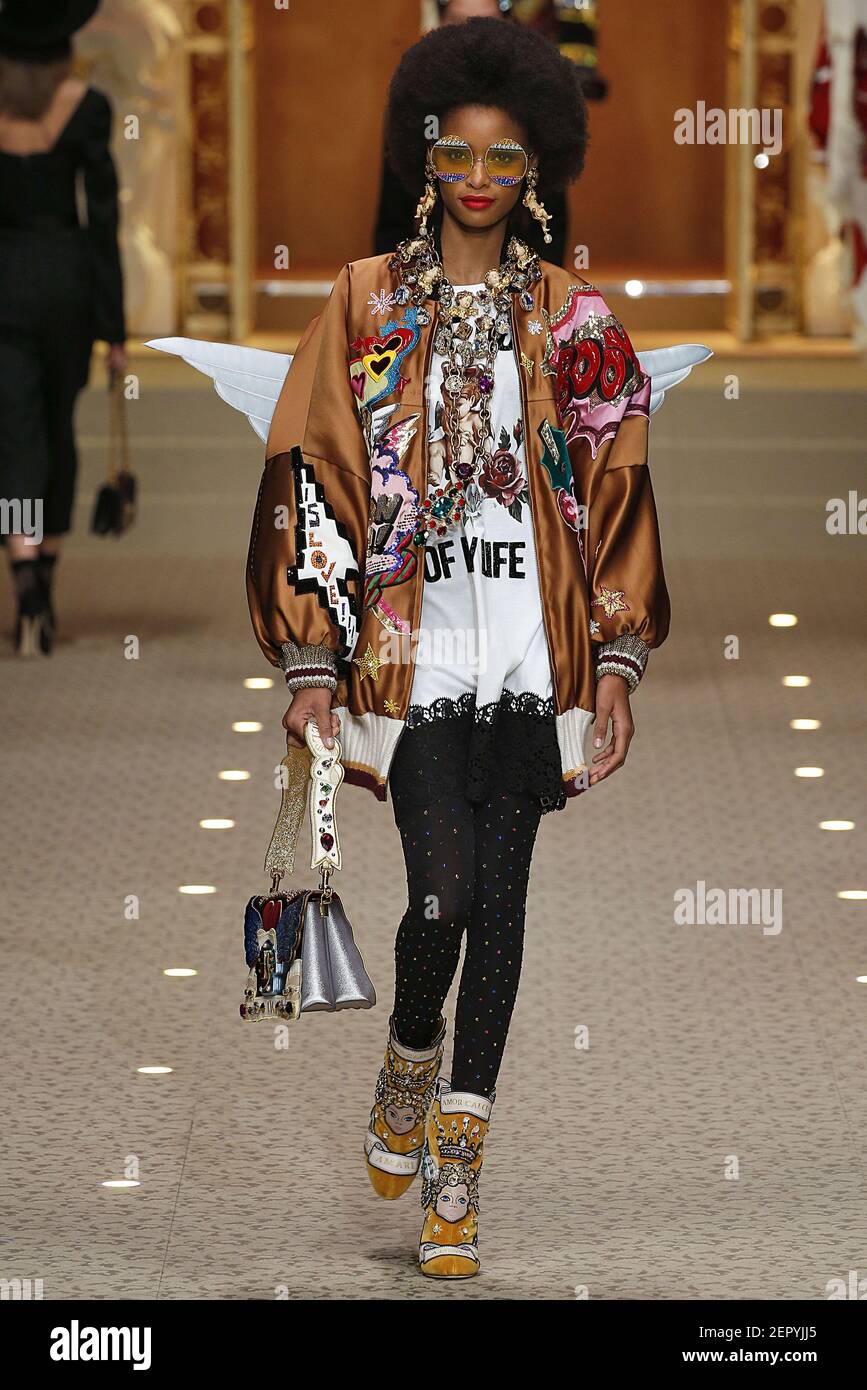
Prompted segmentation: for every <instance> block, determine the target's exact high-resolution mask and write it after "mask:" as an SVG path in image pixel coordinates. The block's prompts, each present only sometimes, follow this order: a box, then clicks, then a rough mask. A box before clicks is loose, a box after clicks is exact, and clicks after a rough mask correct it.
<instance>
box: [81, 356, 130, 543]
mask: <svg viewBox="0 0 867 1390" xmlns="http://www.w3.org/2000/svg"><path fill="white" fill-rule="evenodd" d="M125 405H126V402H125V400H124V394H123V378H122V377H121V376H120V375H119V373H116V372H112V373H111V375H110V376H109V381H108V478H107V480H106V481H105V482H104V483H103V485H102V487H101V488H100V489H99V491H98V492H97V494H96V499H95V501H94V504H93V514H92V516H91V519H90V529H91V531H93V532H94V533H95V534H96V535H97V536H122V535H123V533H124V531H128V530H129V528H130V526H132V524H133V522H134V521H135V513H136V494H137V491H138V484H137V481H136V477H135V474H134V473H132V472H131V471H130V467H129V440H128V438H127V429H126V410H125Z"/></svg>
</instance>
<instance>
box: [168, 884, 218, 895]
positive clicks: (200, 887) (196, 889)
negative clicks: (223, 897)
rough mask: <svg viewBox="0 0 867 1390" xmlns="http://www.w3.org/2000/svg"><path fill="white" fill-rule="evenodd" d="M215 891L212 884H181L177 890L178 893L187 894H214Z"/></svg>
mask: <svg viewBox="0 0 867 1390" xmlns="http://www.w3.org/2000/svg"><path fill="white" fill-rule="evenodd" d="M216 891H217V890H216V888H215V887H214V886H213V884H212V883H182V884H181V886H180V888H179V889H178V892H179V893H188V894H197V893H198V894H202V893H216Z"/></svg>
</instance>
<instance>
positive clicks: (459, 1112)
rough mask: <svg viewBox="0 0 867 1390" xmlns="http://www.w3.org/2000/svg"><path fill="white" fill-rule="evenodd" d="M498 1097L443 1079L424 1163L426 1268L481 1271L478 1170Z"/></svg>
mask: <svg viewBox="0 0 867 1390" xmlns="http://www.w3.org/2000/svg"><path fill="white" fill-rule="evenodd" d="M493 1103H494V1101H493V1097H491V1098H490V1099H488V1097H487V1096H476V1095H473V1094H472V1093H471V1092H469V1091H452V1090H451V1089H450V1088H449V1084H448V1082H442V1081H441V1082H440V1086H439V1087H438V1094H437V1096H436V1098H435V1100H434V1103H433V1106H432V1107H431V1112H430V1115H429V1116H428V1121H427V1135H426V1138H425V1146H424V1157H423V1159H422V1165H421V1177H422V1192H421V1204H422V1207H423V1208H424V1226H423V1227H422V1233H421V1240H420V1242H419V1251H418V1258H419V1264H420V1265H421V1272H422V1274H430V1275H433V1276H434V1277H435V1278H438V1279H469V1278H471V1277H472V1275H474V1274H478V1272H479V1267H480V1266H479V1252H478V1239H479V1219H478V1218H479V1173H480V1171H481V1167H482V1157H483V1149H484V1144H485V1135H486V1134H487V1132H488V1123H489V1121H490V1118H491V1107H492V1106H493Z"/></svg>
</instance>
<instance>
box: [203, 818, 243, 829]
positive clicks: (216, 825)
mask: <svg viewBox="0 0 867 1390" xmlns="http://www.w3.org/2000/svg"><path fill="white" fill-rule="evenodd" d="M199 825H200V826H201V827H202V829H203V830H232V829H233V828H234V825H235V822H234V821H233V820H216V819H211V820H200V821H199Z"/></svg>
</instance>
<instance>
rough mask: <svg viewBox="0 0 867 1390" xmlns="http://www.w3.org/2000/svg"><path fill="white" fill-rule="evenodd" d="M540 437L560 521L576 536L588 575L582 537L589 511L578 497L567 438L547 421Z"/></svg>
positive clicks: (541, 428)
mask: <svg viewBox="0 0 867 1390" xmlns="http://www.w3.org/2000/svg"><path fill="white" fill-rule="evenodd" d="M539 436H540V438H541V440H542V443H543V444H544V446H545V448H544V450H543V452H542V457H541V460H540V462H541V464H542V467H543V468H544V469H545V472H546V473H547V474H548V478H549V480H550V483H551V487H552V488H553V490H554V494H555V498H556V502H557V509H558V511H559V513H560V515H561V517H562V518H563V520H564V521H565V523H566V525H567V526H568V527H569V529H570V530H571V531H575V532H576V533H577V536H578V545H579V547H580V550H581V561H582V564H583V565H584V570H585V573H586V570H587V563H586V560H585V557H584V540H583V537H582V535H581V532H582V531H583V530H584V528H585V527H586V525H587V516H586V508H585V507H583V506H581V505H580V504H579V503H578V501H577V500H576V497H575V486H574V479H573V475H572V460H571V458H570V457H569V450H568V448H567V447H566V436H565V435H564V434H563V431H562V430H560V429H556V428H555V427H554V426H553V425H552V424H551V423H550V421H548V420H543V421H542V423H541V425H540V426H539Z"/></svg>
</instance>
